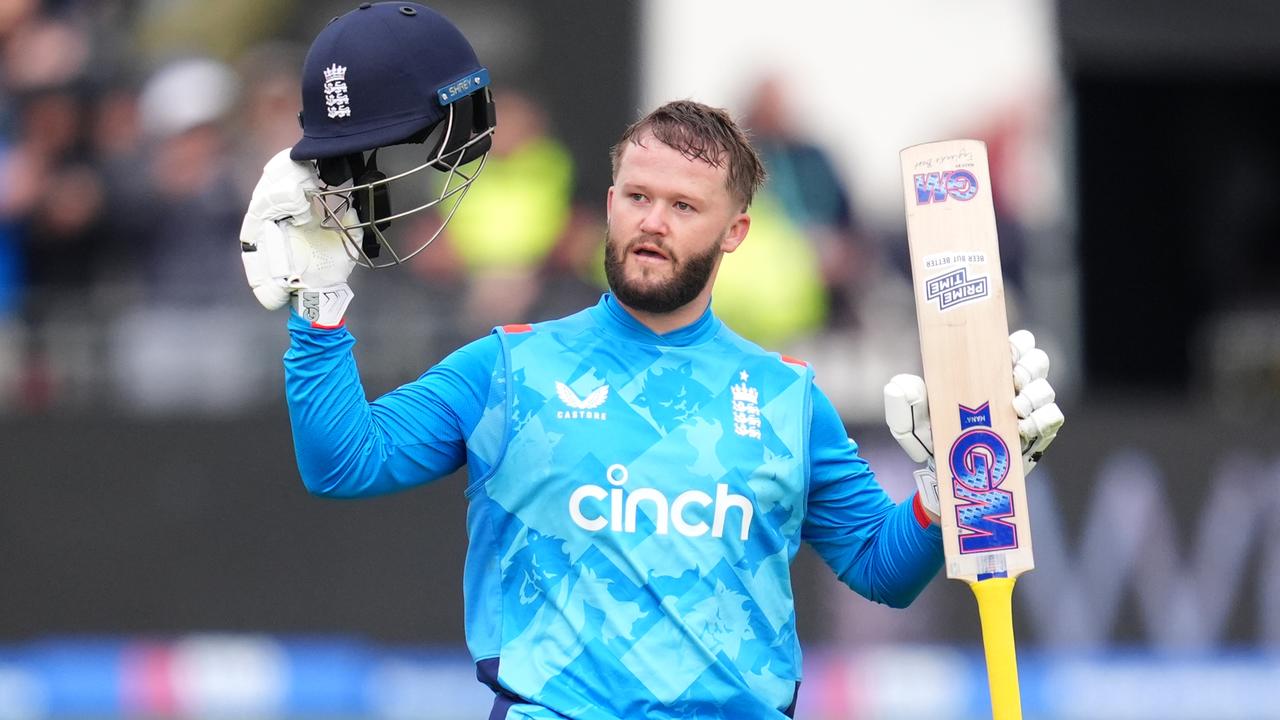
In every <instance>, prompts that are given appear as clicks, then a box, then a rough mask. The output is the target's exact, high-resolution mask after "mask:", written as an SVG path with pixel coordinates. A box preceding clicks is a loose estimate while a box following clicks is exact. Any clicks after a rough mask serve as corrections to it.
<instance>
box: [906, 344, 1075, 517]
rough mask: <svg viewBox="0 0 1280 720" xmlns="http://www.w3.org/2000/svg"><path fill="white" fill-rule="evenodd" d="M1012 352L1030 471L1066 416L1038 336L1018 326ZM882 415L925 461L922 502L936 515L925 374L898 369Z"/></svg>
mask: <svg viewBox="0 0 1280 720" xmlns="http://www.w3.org/2000/svg"><path fill="white" fill-rule="evenodd" d="M1009 350H1010V353H1011V355H1012V357H1013V389H1014V393H1015V394H1014V397H1013V409H1014V412H1016V413H1017V415H1018V436H1019V439H1020V441H1021V444H1022V470H1023V473H1024V474H1026V473H1029V472H1031V469H1032V468H1034V467H1035V466H1036V463H1037V462H1038V461H1039V460H1040V456H1041V455H1042V454H1043V453H1044V450H1045V448H1047V447H1048V446H1049V444H1050V443H1051V442H1053V439H1054V438H1055V437H1057V435H1058V429H1059V428H1061V427H1062V423H1063V422H1064V418H1063V416H1062V410H1061V409H1060V408H1059V407H1058V404H1057V403H1056V402H1054V399H1055V397H1056V395H1055V393H1054V390H1053V387H1052V386H1050V385H1049V381H1048V379H1047V377H1048V374H1049V356H1048V355H1046V354H1045V352H1044V351H1043V350H1041V349H1039V348H1037V347H1036V339H1035V336H1034V335H1032V334H1031V333H1030V332H1027V331H1026V330H1019V331H1017V332H1015V333H1013V334H1012V335H1010V336H1009ZM884 418H885V422H886V423H887V424H888V425H889V432H891V433H892V434H893V438H894V439H895V440H897V441H898V444H899V445H901V446H902V449H903V450H905V451H906V452H907V455H909V456H910V457H911V459H912V460H914V461H916V462H918V463H925V464H926V467H924V468H921V469H920V470H917V471H916V472H915V479H916V488H917V489H918V490H919V493H920V503H921V505H923V506H924V509H925V510H926V511H927V512H929V513H931V516H932V517H935V518H936V517H938V516H939V514H940V512H941V503H940V502H939V500H938V480H937V474H936V472H935V466H934V460H933V430H932V426H931V424H930V422H929V398H928V393H927V391H926V389H925V385H924V379H923V378H921V377H920V376H918V375H895V376H894V377H893V378H892V379H891V380H889V383H888V384H886V385H885V386H884Z"/></svg>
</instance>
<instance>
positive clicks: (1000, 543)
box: [901, 140, 1035, 582]
mask: <svg viewBox="0 0 1280 720" xmlns="http://www.w3.org/2000/svg"><path fill="white" fill-rule="evenodd" d="M901 158H902V174H903V188H904V197H905V200H906V209H907V235H908V242H909V244H910V246H911V275H912V285H913V287H914V290H915V301H916V319H917V322H918V324H919V329H920V352H921V356H922V359H923V361H924V379H925V384H926V385H927V387H928V390H929V415H930V418H931V420H932V422H933V443H934V458H935V461H936V463H937V470H938V494H939V497H940V498H941V501H942V534H943V542H944V543H945V549H946V557H947V561H946V567H947V577H950V578H953V579H957V580H967V581H969V582H976V581H978V580H983V579H986V578H993V577H1009V578H1012V577H1017V576H1018V575H1019V574H1021V573H1023V572H1025V571H1027V570H1030V569H1031V568H1032V567H1034V566H1035V563H1034V560H1033V558H1032V552H1031V528H1030V523H1029V517H1028V515H1027V497H1026V491H1025V487H1024V482H1023V474H1022V460H1021V451H1020V444H1019V439H1018V418H1017V415H1016V414H1015V413H1014V410H1013V380H1012V375H1013V370H1012V359H1011V357H1010V351H1009V325H1008V319H1007V317H1006V314H1005V301H1004V280H1003V276H1002V275H1001V269H1000V248H999V245H998V243H997V239H996V221H995V210H994V204H993V202H992V197H991V177H990V173H989V171H988V169H987V152H986V145H985V144H983V143H982V142H980V141H977V140H948V141H943V142H936V143H927V144H924V145H915V146H912V147H909V148H907V149H905V150H903V151H902V156H901Z"/></svg>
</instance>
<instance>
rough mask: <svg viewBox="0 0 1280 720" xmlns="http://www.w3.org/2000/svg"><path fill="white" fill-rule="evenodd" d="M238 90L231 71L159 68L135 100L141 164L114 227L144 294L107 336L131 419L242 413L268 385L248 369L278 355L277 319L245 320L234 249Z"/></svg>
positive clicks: (208, 66)
mask: <svg viewBox="0 0 1280 720" xmlns="http://www.w3.org/2000/svg"><path fill="white" fill-rule="evenodd" d="M239 90H240V81H239V78H238V77H237V76H236V74H235V73H234V72H233V71H232V70H231V68H230V67H228V66H227V65H225V64H224V63H221V62H218V61H215V60H211V59H207V58H195V59H186V60H179V61H176V62H173V63H170V64H168V65H166V66H164V67H162V68H161V69H160V70H159V71H157V72H156V73H155V74H153V75H152V76H151V77H150V78H148V79H147V81H146V83H145V84H144V85H143V88H142V92H141V94H140V95H139V97H138V104H137V107H138V115H137V122H138V127H139V128H140V130H141V146H140V147H141V148H142V152H143V157H144V158H145V162H144V163H143V164H142V165H141V166H140V170H141V176H140V177H136V178H132V179H130V180H127V181H126V182H127V183H128V185H129V187H130V189H129V190H128V191H126V192H123V193H122V195H121V204H120V205H118V206H117V207H115V208H113V213H115V216H114V217H113V221H112V223H111V225H112V227H114V228H116V230H117V232H119V233H120V234H121V236H120V238H118V241H120V240H123V241H124V242H125V243H126V244H128V245H131V246H132V252H131V253H130V255H131V256H132V257H133V258H135V261H136V262H137V268H138V270H140V274H141V280H142V285H143V287H142V292H141V297H140V298H138V300H139V302H138V303H137V304H136V305H134V306H132V307H130V308H127V309H125V310H124V311H123V312H122V313H121V316H120V318H119V320H118V321H117V322H116V324H115V326H114V327H113V333H112V337H111V340H112V346H111V358H112V360H113V364H112V366H113V368H114V371H115V379H116V381H117V387H118V389H119V391H120V393H121V396H122V397H121V399H122V400H124V401H125V402H126V403H127V404H128V405H129V406H130V407H132V408H133V409H135V410H140V411H146V412H172V411H182V412H191V411H193V410H194V411H200V412H234V411H237V410H239V409H241V408H242V407H244V406H245V405H246V404H248V403H251V402H252V401H253V400H254V399H255V398H256V397H257V396H258V395H259V394H260V393H261V392H262V389H263V387H264V386H266V384H267V381H266V380H265V378H264V377H262V373H257V374H254V373H253V372H250V373H249V374H247V375H246V373H245V371H244V368H246V367H251V365H252V363H256V362H261V361H266V362H267V363H268V367H270V360H269V359H268V358H267V357H264V356H266V355H271V354H278V352H279V348H278V347H275V346H273V345H272V344H270V343H263V342H261V337H262V335H263V334H264V333H263V328H264V326H275V325H277V323H278V318H271V317H270V316H267V315H265V314H259V313H253V314H252V315H250V314H248V313H246V312H245V307H247V306H249V305H251V304H252V303H253V300H252V297H251V296H249V295H247V294H246V293H245V291H244V289H245V288H244V271H243V269H242V267H241V264H240V259H239V257H238V247H237V245H236V243H235V238H236V237H237V236H238V234H239V231H240V220H241V217H242V216H243V214H244V205H245V198H244V193H243V191H242V189H241V188H240V187H239V186H238V185H237V183H236V167H235V164H234V162H233V156H232V155H231V153H230V149H229V147H228V142H227V138H226V135H225V130H224V129H225V127H226V125H227V122H228V119H229V118H228V116H229V114H230V113H231V112H232V110H233V109H235V108H236V107H237V106H236V101H237V98H238V95H239ZM122 115H123V113H122ZM117 119H118V120H120V121H121V122H125V121H126V119H125V118H123V117H121V118H117ZM117 129H121V128H117ZM121 130H122V132H123V129H121ZM110 134H111V133H110V132H107V135H110ZM126 145H127V143H126ZM129 164H131V163H129V162H128V161H127V160H124V166H125V167H127V166H128V165H129Z"/></svg>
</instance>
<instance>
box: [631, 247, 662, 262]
mask: <svg viewBox="0 0 1280 720" xmlns="http://www.w3.org/2000/svg"><path fill="white" fill-rule="evenodd" d="M631 254H632V255H635V256H636V257H638V258H640V259H642V260H646V261H649V262H665V261H667V260H670V259H671V258H670V257H668V256H667V254H666V253H665V252H663V251H662V249H661V248H659V247H658V246H657V245H654V244H653V243H640V244H638V245H636V246H634V247H632V248H631Z"/></svg>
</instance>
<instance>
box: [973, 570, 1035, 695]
mask: <svg viewBox="0 0 1280 720" xmlns="http://www.w3.org/2000/svg"><path fill="white" fill-rule="evenodd" d="M1014 580H1015V578H988V579H986V580H979V581H978V582H975V583H970V585H969V587H970V588H972V589H973V594H974V595H975V596H976V597H977V598H978V616H979V618H980V619H981V622H982V647H983V649H984V650H985V651H986V655H987V684H988V686H989V687H990V689H991V717H992V718H993V720H1022V702H1021V699H1020V695H1019V692H1018V657H1017V653H1016V651H1015V650H1014V645H1013V602H1012V601H1013V583H1014Z"/></svg>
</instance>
